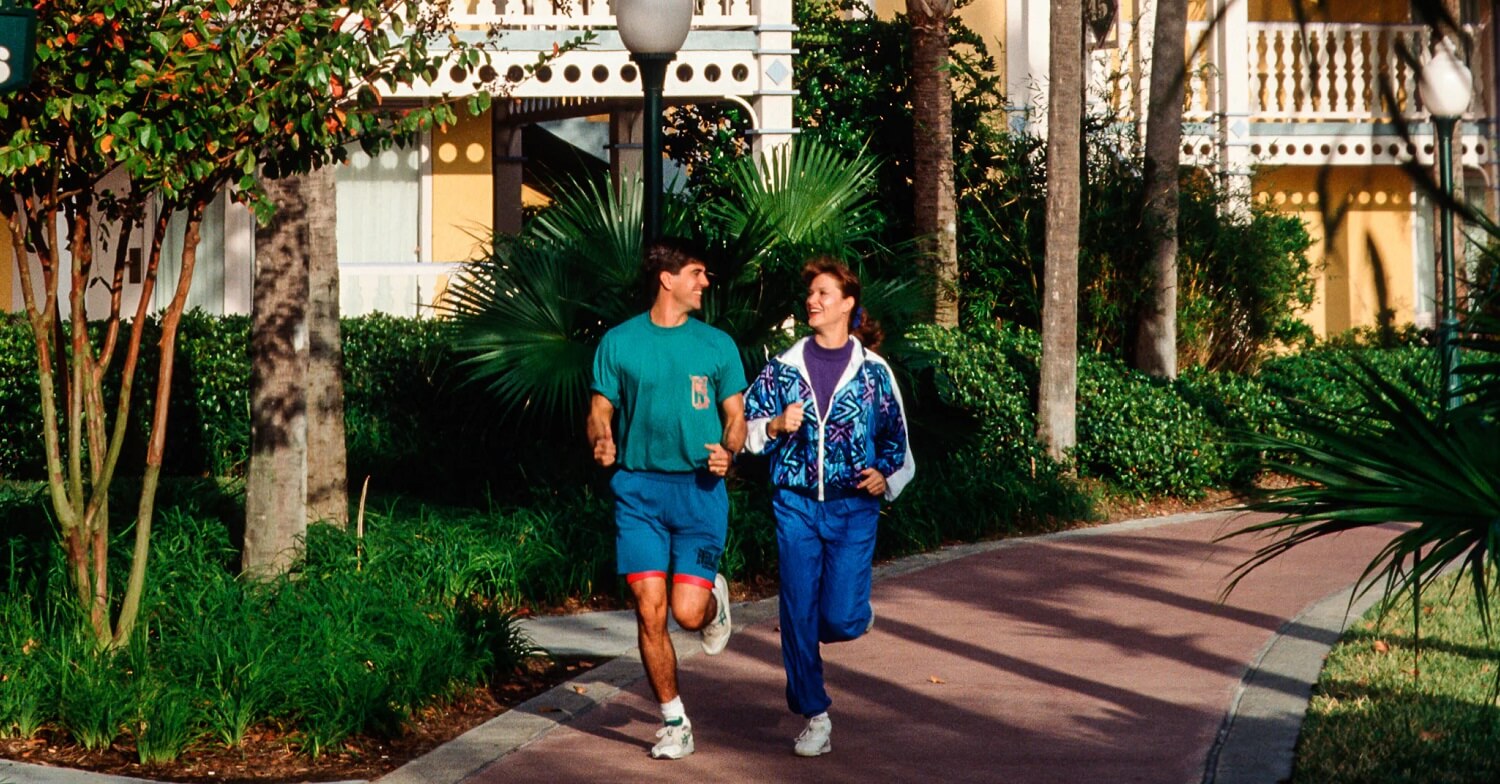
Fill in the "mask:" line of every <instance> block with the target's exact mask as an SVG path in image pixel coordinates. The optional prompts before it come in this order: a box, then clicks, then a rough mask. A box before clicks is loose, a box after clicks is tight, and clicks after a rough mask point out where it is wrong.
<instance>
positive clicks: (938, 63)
mask: <svg viewBox="0 0 1500 784" xmlns="http://www.w3.org/2000/svg"><path fill="white" fill-rule="evenodd" d="M955 7H956V4H955V3H954V0H906V14H907V16H908V17H909V18H910V19H911V104H912V106H911V111H912V125H913V126H914V131H915V138H914V139H913V140H912V141H913V145H912V188H913V191H914V193H913V207H914V209H915V215H914V216H913V217H914V221H913V223H914V226H915V228H916V232H917V234H918V235H919V236H920V238H921V240H920V241H921V242H922V243H923V245H924V246H925V250H926V253H927V256H928V259H929V263H930V265H931V268H932V270H933V272H934V276H933V277H934V283H935V300H934V303H933V304H934V320H935V321H936V322H937V323H938V325H939V326H944V327H956V326H958V236H957V233H956V227H957V225H958V198H957V195H956V193H955V190H954V185H953V86H952V84H951V83H950V81H949V80H950V79H951V78H952V76H951V75H950V74H949V71H948V20H949V19H951V18H952V17H953V11H954V9H955Z"/></svg>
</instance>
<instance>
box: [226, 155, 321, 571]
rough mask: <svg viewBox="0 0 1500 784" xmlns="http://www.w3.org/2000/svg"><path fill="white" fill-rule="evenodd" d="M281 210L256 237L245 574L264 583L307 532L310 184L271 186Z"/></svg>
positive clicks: (290, 181) (298, 180)
mask: <svg viewBox="0 0 1500 784" xmlns="http://www.w3.org/2000/svg"><path fill="white" fill-rule="evenodd" d="M264 187H265V190H266V194H267V196H268V197H269V198H270V199H271V200H272V201H273V202H274V203H275V204H276V217H275V218H274V219H273V220H272V222H271V223H270V225H268V226H263V227H260V228H257V229H256V231H255V290H254V298H253V303H252V305H251V335H250V469H249V476H248V477H247V480H246V483H245V542H244V551H243V553H242V554H241V568H242V570H243V571H244V573H245V574H247V575H250V576H251V577H256V578H262V579H265V578H270V577H274V576H276V575H278V574H281V573H283V572H285V571H286V570H287V569H288V568H289V567H290V566H291V565H292V564H293V563H295V562H296V560H297V558H298V557H299V556H300V555H301V552H300V548H301V547H302V545H303V537H304V536H305V534H306V532H307V514H308V512H307V398H306V395H305V392H304V390H305V385H306V380H307V353H308V352H307V345H308V334H307V330H308V324H307V299H308V256H309V249H310V247H311V238H310V236H309V234H310V231H309V228H310V227H309V225H308V222H307V212H308V207H309V204H308V201H309V198H310V197H312V194H311V191H312V190H313V189H314V186H312V184H311V183H309V182H308V181H307V180H306V179H305V178H302V177H284V178H282V179H278V180H267V181H266V182H265V183H264Z"/></svg>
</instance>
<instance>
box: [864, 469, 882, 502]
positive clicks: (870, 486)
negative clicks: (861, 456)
mask: <svg viewBox="0 0 1500 784" xmlns="http://www.w3.org/2000/svg"><path fill="white" fill-rule="evenodd" d="M860 473H861V474H862V475H863V476H864V479H863V480H862V481H861V482H860V483H859V485H858V487H859V489H861V490H863V491H865V492H866V493H869V494H870V495H873V496H882V495H885V474H882V473H880V472H879V471H877V470H875V469H873V468H866V469H865V470H864V471H862V472H860Z"/></svg>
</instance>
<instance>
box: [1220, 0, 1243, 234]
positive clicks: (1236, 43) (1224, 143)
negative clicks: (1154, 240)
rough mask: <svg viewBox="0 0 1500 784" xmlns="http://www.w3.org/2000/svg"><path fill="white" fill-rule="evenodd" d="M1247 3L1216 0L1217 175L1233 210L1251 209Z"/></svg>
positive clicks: (1237, 0) (1236, 0)
mask: <svg viewBox="0 0 1500 784" xmlns="http://www.w3.org/2000/svg"><path fill="white" fill-rule="evenodd" d="M1249 5H1250V4H1249V3H1248V2H1245V0H1216V1H1215V6H1217V13H1218V14H1219V15H1220V16H1219V24H1218V26H1217V27H1216V28H1215V30H1214V59H1215V60H1216V61H1217V63H1218V70H1219V73H1218V78H1219V118H1218V119H1219V128H1218V130H1219V176H1220V177H1222V178H1223V181H1224V186H1225V189H1226V190H1227V191H1228V193H1229V196H1230V199H1229V206H1230V209H1233V210H1241V211H1247V212H1248V210H1249V209H1250V163H1251V158H1250V53H1249V46H1248V44H1247V42H1248V41H1249V40H1250V12H1249Z"/></svg>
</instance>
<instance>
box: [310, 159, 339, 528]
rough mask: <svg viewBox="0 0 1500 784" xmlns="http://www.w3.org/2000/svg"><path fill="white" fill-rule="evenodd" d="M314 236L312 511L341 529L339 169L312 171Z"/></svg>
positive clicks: (311, 305)
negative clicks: (336, 188)
mask: <svg viewBox="0 0 1500 784" xmlns="http://www.w3.org/2000/svg"><path fill="white" fill-rule="evenodd" d="M304 179H305V181H306V182H307V185H308V189H307V192H306V198H307V226H308V230H309V234H308V239H309V240H310V242H311V244H312V246H311V248H310V249H309V250H310V255H309V257H308V296H309V299H310V301H309V302H308V311H307V316H308V323H307V334H308V339H309V340H308V357H307V405H308V417H307V511H308V514H309V516H310V517H311V518H312V519H314V520H322V521H324V522H327V523H331V524H333V525H337V526H339V527H340V528H342V527H344V526H345V525H347V524H348V522H349V489H348V486H349V469H348V459H347V455H346V453H345V449H344V347H343V342H342V336H341V334H340V329H339V260H338V236H337V232H336V226H337V216H338V210H337V204H336V199H335V183H334V170H333V167H331V166H325V167H323V168H321V169H319V170H318V171H316V172H313V173H311V174H308V175H306V177H305V178H304Z"/></svg>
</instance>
